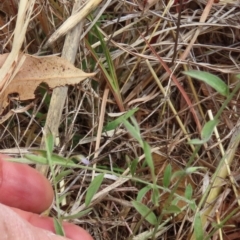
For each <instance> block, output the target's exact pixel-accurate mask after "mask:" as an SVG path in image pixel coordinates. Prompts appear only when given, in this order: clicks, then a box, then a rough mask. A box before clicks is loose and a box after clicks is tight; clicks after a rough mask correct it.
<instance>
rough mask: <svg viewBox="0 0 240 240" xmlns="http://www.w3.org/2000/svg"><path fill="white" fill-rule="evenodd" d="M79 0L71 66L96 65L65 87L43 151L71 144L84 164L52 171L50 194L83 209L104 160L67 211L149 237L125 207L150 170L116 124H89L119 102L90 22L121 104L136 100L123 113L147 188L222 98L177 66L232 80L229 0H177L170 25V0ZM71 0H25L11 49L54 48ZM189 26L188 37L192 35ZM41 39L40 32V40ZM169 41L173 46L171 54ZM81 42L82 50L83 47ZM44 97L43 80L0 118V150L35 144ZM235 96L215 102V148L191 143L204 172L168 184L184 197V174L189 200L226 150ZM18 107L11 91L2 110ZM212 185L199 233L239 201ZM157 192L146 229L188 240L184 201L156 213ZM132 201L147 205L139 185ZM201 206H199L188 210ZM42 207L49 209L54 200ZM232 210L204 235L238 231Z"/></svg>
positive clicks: (234, 57)
mask: <svg viewBox="0 0 240 240" xmlns="http://www.w3.org/2000/svg"><path fill="white" fill-rule="evenodd" d="M10 2H11V4H10ZM85 2H86V4H90V3H92V6H93V9H92V19H93V21H92V20H90V19H91V18H90V17H87V18H86V19H85V20H83V22H82V24H83V31H82V34H81V41H80V43H79V45H78V46H77V47H78V53H77V56H76V58H75V65H76V66H78V67H79V68H81V69H83V70H84V71H86V72H92V71H97V72H98V74H97V76H96V78H95V79H93V80H92V79H89V80H86V81H85V82H84V83H82V84H80V85H78V86H75V87H69V89H68V94H67V100H66V104H65V107H64V110H63V113H62V116H61V122H60V126H59V134H58V141H59V143H56V147H55V152H56V153H58V154H60V155H63V156H65V157H71V156H75V158H76V157H77V158H78V159H79V154H82V155H83V156H84V157H85V158H87V159H89V160H90V161H91V163H92V166H95V167H96V169H95V170H94V171H90V170H78V169H72V171H71V173H69V174H68V175H66V176H65V177H64V185H65V188H64V190H62V191H63V192H62V194H66V203H65V205H64V206H62V212H61V214H64V215H65V216H69V215H73V214H76V213H78V212H79V211H82V210H84V209H85V206H84V204H83V202H84V197H85V191H86V189H87V188H88V186H89V184H90V182H91V181H92V178H93V176H94V173H95V172H96V171H97V169H105V170H108V171H110V172H108V175H106V178H105V180H104V181H103V183H102V185H101V187H100V190H99V192H98V195H97V196H95V198H94V201H93V202H92V204H91V206H92V211H91V212H90V213H89V214H88V215H86V216H84V217H82V218H77V217H76V218H75V217H72V219H71V221H72V222H74V223H76V224H79V225H81V226H82V227H84V228H86V229H88V230H89V231H90V232H91V233H92V235H93V236H94V238H95V239H118V240H121V239H135V240H137V239H148V238H149V239H150V238H152V236H153V233H152V230H153V229H154V227H153V226H152V225H150V224H149V223H148V222H147V221H146V220H144V219H142V218H141V216H140V214H139V213H138V212H137V211H136V210H135V209H134V208H133V205H132V200H135V199H136V198H137V196H138V193H139V191H140V190H141V189H142V188H143V187H144V186H146V182H149V183H151V181H152V178H151V175H150V171H149V169H148V167H147V166H146V164H145V163H144V152H143V150H142V148H141V147H140V145H139V143H138V142H137V141H136V140H135V139H133V138H132V137H130V135H129V134H128V133H127V132H126V129H125V128H124V126H122V125H120V126H119V127H118V128H116V129H115V130H114V131H112V132H108V133H107V134H105V135H103V134H101V132H102V131H101V128H102V127H104V126H106V125H107V123H108V122H109V121H112V120H113V119H115V118H116V116H118V113H119V112H120V110H119V105H117V104H116V101H115V98H114V97H113V96H115V95H114V93H113V92H111V91H110V92H108V89H109V85H107V84H106V76H105V75H104V72H103V70H102V69H101V68H99V66H98V63H97V62H96V59H95V58H94V57H93V53H94V52H95V53H96V54H97V56H98V58H99V60H100V61H101V62H102V63H103V66H104V67H105V68H106V69H107V70H109V68H108V64H107V59H106V52H104V49H103V47H102V46H101V43H100V41H99V39H98V38H97V34H96V31H94V30H93V24H94V23H97V24H98V27H99V31H100V32H101V34H102V35H103V36H104V39H105V42H106V44H107V48H108V49H109V52H110V54H111V59H112V61H113V65H114V68H115V69H114V70H115V72H116V76H117V80H118V84H119V86H120V93H121V98H122V103H123V107H124V110H125V111H128V110H129V109H133V108H136V107H138V108H139V110H138V111H137V112H136V113H135V115H134V116H135V118H136V120H137V122H138V124H139V127H140V130H141V137H142V139H144V140H145V141H147V142H148V143H149V145H150V146H151V150H152V153H153V155H152V156H153V161H154V165H155V174H156V175H157V177H158V184H159V186H162V179H163V172H164V169H165V167H166V165H167V164H169V163H170V164H171V166H172V168H173V171H179V170H181V169H184V168H185V166H186V165H187V163H188V161H189V159H190V157H191V156H192V154H193V151H194V149H195V147H194V146H191V145H189V144H188V143H187V140H188V139H191V138H195V137H199V136H200V131H201V129H202V127H203V125H204V124H205V122H206V121H208V120H209V115H208V113H207V111H208V110H211V112H212V114H213V115H216V113H217V112H218V111H219V108H220V107H221V105H222V103H223V101H224V98H223V97H221V96H220V95H218V94H216V93H215V91H214V90H213V89H211V88H210V87H209V86H207V85H206V84H204V83H201V82H198V81H195V80H193V79H190V78H187V77H186V76H185V75H183V74H182V71H186V70H192V69H194V70H202V71H207V72H211V73H213V74H215V75H217V76H219V77H220V78H221V79H223V80H224V81H225V82H226V83H227V84H228V86H229V87H230V88H233V87H234V86H235V84H236V82H237V81H238V80H237V79H236V78H235V75H236V74H239V72H240V70H239V67H240V59H239V56H240V55H239V52H240V44H239V42H240V27H239V26H240V7H239V6H240V2H239V1H238V0H236V1H226V0H222V1H221V0H220V1H215V2H218V3H215V2H213V1H206V0H201V1H200V0H199V1H184V3H183V6H182V11H181V24H180V26H177V18H178V12H179V7H178V6H176V5H172V4H171V2H172V1H170V2H167V1H163V0H161V1H154V0H152V1H150V0H147V1H140V0H132V1H131V0H117V1H114V0H113V1H102V2H101V3H99V2H98V1H91V0H86V1H85ZM143 2H145V3H146V4H145V6H144V4H143V5H142V4H141V3H143ZM176 2H177V1H176ZM207 2H208V5H207V4H206V3H207ZM211 2H212V5H211ZM151 4H152V6H151ZM95 5H97V6H96V8H95V7H94V6H95ZM148 7H150V8H148ZM72 8H73V1H63V0H62V1H60V0H59V1H53V0H48V1H42V0H39V1H36V3H35V5H34V10H33V13H34V14H33V16H32V20H31V21H30V23H29V25H28V28H27V31H26V36H25V40H24V43H23V46H22V51H25V52H26V53H28V54H36V55H51V54H53V53H54V54H56V53H57V54H60V53H62V49H63V43H64V37H63V35H64V34H66V33H67V32H66V30H65V32H64V31H62V32H61V34H59V30H58V28H59V27H60V26H61V25H62V24H64V23H65V26H67V27H66V29H69V28H68V26H70V24H69V25H68V24H67V23H69V22H70V20H69V19H70V18H69V17H70V15H71V12H72ZM17 13H18V7H17V4H16V2H15V1H0V32H1V35H0V41H1V53H8V52H10V51H12V46H13V38H12V36H13V33H14V29H15V24H16V15H17ZM87 15H88V14H87ZM71 23H72V24H73V22H71ZM75 24H76V23H75ZM177 31H179V35H178V39H176V35H177ZM54 33H55V35H54V36H55V37H56V36H57V37H56V39H55V41H53V40H54V38H53V37H52V38H50V36H51V35H52V34H54ZM194 36H195V37H196V40H194V42H193V39H194ZM49 39H50V40H52V42H51V44H50V41H48V40H49ZM146 41H147V42H148V43H146ZM191 41H192V42H191ZM176 42H177V54H176V57H175V59H174V62H173V63H172V59H173V56H174V46H175V44H176ZM46 43H47V45H46ZM88 43H89V44H90V45H91V48H88V47H87V46H88ZM93 51H94V52H93ZM164 63H165V67H164ZM174 79H175V80H174ZM110 89H111V88H110ZM26 90H27V87H26ZM50 96H51V90H49V89H47V88H44V87H40V88H39V89H38V91H37V92H36V99H35V100H34V107H33V108H32V110H28V111H27V112H20V113H18V112H16V113H15V114H13V115H12V117H11V118H10V119H8V120H7V121H5V122H3V123H1V126H0V129H1V130H0V131H1V132H0V136H1V138H0V139H1V141H0V148H1V149H2V150H1V152H4V153H8V154H11V155H14V156H19V155H22V154H24V153H25V152H27V151H28V152H31V151H32V149H36V148H39V147H40V144H41V141H42V128H43V127H44V124H45V121H46V117H47V113H48V108H49V99H50ZM239 101H240V100H239V94H236V96H235V97H234V98H233V99H232V100H231V102H230V103H229V104H228V106H227V108H225V110H224V113H223V114H222V115H221V118H220V123H219V124H218V126H217V131H218V133H219V139H220V141H221V144H222V150H223V152H222V153H221V151H220V145H219V141H218V139H217V138H216V136H215V135H213V137H212V138H211V140H210V141H209V142H208V143H207V144H204V145H203V146H202V147H201V148H200V150H199V152H198V155H196V157H195V160H194V162H193V163H192V164H191V166H202V167H205V170H198V171H197V172H196V173H194V174H191V175H190V176H187V177H185V178H184V179H182V181H181V182H180V183H179V186H178V188H177V189H175V193H176V194H178V195H180V196H184V191H185V188H186V186H187V184H190V185H191V186H192V188H193V190H194V191H193V199H194V200H195V201H196V203H197V204H198V203H199V202H200V200H201V198H202V196H203V195H204V192H205V191H206V187H207V186H208V185H209V184H210V183H211V181H212V177H213V175H214V173H215V172H216V169H217V167H218V165H219V163H220V161H221V158H222V154H224V153H225V152H226V151H227V150H228V149H229V144H230V143H229V142H230V139H231V137H232V135H233V133H235V132H236V131H237V126H238V119H239V114H240V112H239V106H240V102H239ZM25 105H27V103H26V102H19V101H17V98H16V97H12V98H10V105H9V108H8V109H6V111H5V114H7V112H8V111H9V110H10V109H18V108H19V107H20V106H25ZM191 106H193V107H191ZM53 121H54V120H53ZM237 133H238V132H237ZM239 154H240V151H239V148H238V147H236V149H235V152H234V158H233V161H232V164H231V166H230V171H231V174H232V176H233V178H234V181H235V184H236V186H237V188H238V182H239V163H238V156H239ZM136 158H138V159H139V162H138V164H137V168H136V172H135V175H134V177H132V176H131V175H130V174H129V169H128V167H129V163H130V162H132V161H133V160H134V159H136ZM63 170H64V168H61V167H56V173H60V172H62V171H63ZM119 176H120V177H119ZM126 176H127V177H126ZM49 178H50V179H51V175H49ZM129 178H132V179H129ZM171 184H172V185H171V186H169V190H172V189H173V188H174V185H175V184H176V182H174V181H172V182H171ZM221 184H222V188H221V191H220V192H219V194H218V198H217V200H216V201H217V202H216V203H214V204H215V206H217V207H216V208H213V209H212V210H211V212H210V213H209V215H208V217H207V224H208V225H206V228H205V230H204V231H205V237H207V236H208V235H209V234H211V233H213V232H214V229H216V228H214V223H217V222H218V223H219V222H221V221H222V220H223V219H225V218H226V217H227V216H230V214H231V212H232V211H233V210H234V209H236V208H237V207H239V206H238V203H237V200H238V199H237V198H238V197H239V196H238V190H237V192H235V193H234V192H233V187H232V182H231V181H230V180H229V178H226V179H224V181H222V183H221ZM168 196H169V194H168V193H166V192H164V191H161V190H160V200H159V205H160V207H158V208H156V209H154V212H155V214H156V215H157V216H161V217H162V220H161V221H160V222H159V226H160V227H158V226H157V227H158V228H156V233H155V239H195V238H194V236H193V235H192V221H193V218H194V216H195V212H194V211H192V210H191V208H190V207H189V205H188V204H186V203H183V205H181V206H179V205H178V206H179V207H183V208H184V207H185V208H186V209H185V210H183V209H182V211H181V213H180V214H179V215H176V216H173V215H171V214H167V213H163V209H167V206H166V202H167V200H165V199H167V197H168ZM142 202H143V203H144V204H146V205H147V206H148V207H150V208H151V207H153V204H152V202H151V197H150V193H148V194H146V195H145V197H144V198H143V200H142ZM204 206H205V205H204V204H203V205H202V208H201V209H200V210H203V208H204ZM216 210H217V211H218V212H217V213H216ZM52 214H56V208H55V207H53V210H52ZM238 215H239V214H238V213H236V214H234V215H233V216H231V218H230V219H229V220H228V221H227V222H226V223H224V224H222V226H221V228H220V231H215V232H214V233H213V236H211V239H221V235H222V239H231V240H233V239H238V238H239V233H240V229H239V217H238ZM139 222H140V224H139Z"/></svg>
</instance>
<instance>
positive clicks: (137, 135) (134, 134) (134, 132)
mask: <svg viewBox="0 0 240 240" xmlns="http://www.w3.org/2000/svg"><path fill="white" fill-rule="evenodd" d="M123 124H124V126H125V128H126V129H127V130H128V132H129V133H130V134H131V135H132V137H133V138H135V139H136V140H137V141H138V142H139V143H140V145H141V146H143V141H142V138H141V134H140V132H139V131H138V130H137V129H136V128H135V127H134V126H133V125H131V124H130V123H129V122H128V121H126V120H123Z"/></svg>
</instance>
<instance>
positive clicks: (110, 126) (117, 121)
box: [103, 108, 138, 132]
mask: <svg viewBox="0 0 240 240" xmlns="http://www.w3.org/2000/svg"><path fill="white" fill-rule="evenodd" d="M136 111H138V108H133V109H131V110H129V111H128V112H126V113H125V114H123V115H122V116H120V117H118V118H117V119H115V120H113V121H112V122H109V123H108V124H107V125H106V126H105V127H104V128H103V132H105V131H110V130H114V129H116V128H117V127H118V125H120V124H121V123H122V122H123V120H127V119H128V118H129V117H131V116H133V114H134V113H135V112H136Z"/></svg>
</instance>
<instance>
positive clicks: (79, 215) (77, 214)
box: [62, 208, 92, 219]
mask: <svg viewBox="0 0 240 240" xmlns="http://www.w3.org/2000/svg"><path fill="white" fill-rule="evenodd" d="M90 211H92V208H87V209H85V210H83V211H81V212H79V213H76V214H73V215H70V216H66V217H64V216H63V217H62V219H76V218H77V219H80V218H81V217H83V216H85V215H87V214H88V213H89V212H90Z"/></svg>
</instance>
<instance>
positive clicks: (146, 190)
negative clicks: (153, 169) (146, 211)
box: [137, 186, 152, 202]
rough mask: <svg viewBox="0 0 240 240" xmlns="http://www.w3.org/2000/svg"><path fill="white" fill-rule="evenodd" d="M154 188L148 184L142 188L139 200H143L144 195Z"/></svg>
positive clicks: (138, 196)
mask: <svg viewBox="0 0 240 240" xmlns="http://www.w3.org/2000/svg"><path fill="white" fill-rule="evenodd" d="M151 189H152V188H151V187H150V186H146V187H144V188H142V189H141V190H140V191H139V192H138V195H137V201H138V202H142V200H143V198H144V196H145V195H146V193H147V192H149V191H150V190H151Z"/></svg>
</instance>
